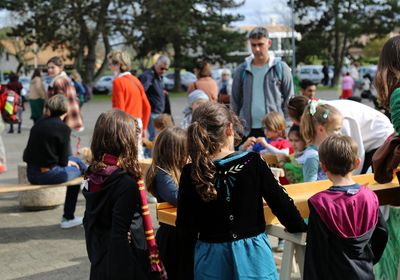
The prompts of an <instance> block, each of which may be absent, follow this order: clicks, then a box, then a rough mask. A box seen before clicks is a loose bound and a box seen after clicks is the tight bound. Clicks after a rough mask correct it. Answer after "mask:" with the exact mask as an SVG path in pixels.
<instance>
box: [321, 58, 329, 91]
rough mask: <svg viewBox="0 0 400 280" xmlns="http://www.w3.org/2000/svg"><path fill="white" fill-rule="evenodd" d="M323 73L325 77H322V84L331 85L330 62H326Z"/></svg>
mask: <svg viewBox="0 0 400 280" xmlns="http://www.w3.org/2000/svg"><path fill="white" fill-rule="evenodd" d="M322 74H323V75H324V78H323V79H322V84H323V85H324V86H327V85H329V68H328V63H326V62H325V63H324V64H323V66H322Z"/></svg>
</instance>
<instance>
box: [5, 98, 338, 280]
mask: <svg viewBox="0 0 400 280" xmlns="http://www.w3.org/2000/svg"><path fill="white" fill-rule="evenodd" d="M337 96H338V94H337V93H336V92H333V91H326V92H323V93H321V94H320V97H321V98H324V99H334V98H337ZM171 103H172V111H173V113H174V119H175V122H176V123H177V124H179V123H180V120H181V111H182V108H183V107H184V106H185V103H186V100H185V98H182V97H180V98H174V97H173V98H172V102H171ZM110 107H111V106H110V102H107V101H101V102H91V103H88V104H85V105H84V107H83V115H84V121H85V126H86V128H85V130H84V132H82V133H81V134H80V135H79V137H81V146H89V142H90V137H91V134H92V132H93V126H94V123H95V120H96V119H97V117H98V115H99V114H100V113H101V112H104V111H106V110H107V109H109V108H110ZM29 114H30V113H29V108H27V111H26V112H25V114H24V123H23V131H22V133H21V134H7V130H6V131H5V132H4V133H3V135H2V137H3V141H4V143H5V146H6V150H7V161H8V164H7V166H8V171H7V172H6V173H4V174H0V188H1V186H2V185H3V186H4V185H6V184H10V183H17V164H18V163H19V162H21V161H22V153H23V150H24V148H25V146H26V143H27V138H28V135H29V129H30V128H31V126H32V122H31V121H30V120H29ZM73 141H74V143H76V139H73ZM84 203H85V201H84V199H83V197H82V195H80V196H79V201H78V205H77V210H76V214H77V215H83V211H84ZM151 211H152V216H153V220H155V215H154V212H155V211H154V205H153V207H152V208H151ZM61 215H62V207H58V208H56V209H52V210H46V211H37V212H27V211H23V210H22V209H20V208H19V201H18V194H10V195H0V279H3V280H7V279H20V280H22V279H24V280H25V279H33V280H39V279H40V280H47V279H49V280H50V279H58V280H62V279H68V280H69V279H87V278H88V275H89V266H90V264H89V261H88V258H87V255H86V249H85V240H84V231H83V228H82V227H77V228H73V229H68V230H62V229H61V228H60V227H59V222H60V218H61ZM156 224H157V223H156V222H154V225H156ZM272 243H273V244H276V241H275V240H272Z"/></svg>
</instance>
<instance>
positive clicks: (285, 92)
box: [281, 62, 294, 120]
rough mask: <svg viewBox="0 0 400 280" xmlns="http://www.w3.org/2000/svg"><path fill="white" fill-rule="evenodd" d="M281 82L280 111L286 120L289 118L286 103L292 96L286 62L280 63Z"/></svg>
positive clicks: (290, 75)
mask: <svg viewBox="0 0 400 280" xmlns="http://www.w3.org/2000/svg"><path fill="white" fill-rule="evenodd" d="M281 63H282V62H281ZM282 71H283V77H282V84H281V94H282V98H283V100H282V112H283V115H284V116H285V119H286V120H290V118H289V113H288V109H287V105H288V102H289V99H290V98H292V97H293V96H294V85H293V77H292V72H291V71H290V68H289V66H288V65H287V64H286V63H282Z"/></svg>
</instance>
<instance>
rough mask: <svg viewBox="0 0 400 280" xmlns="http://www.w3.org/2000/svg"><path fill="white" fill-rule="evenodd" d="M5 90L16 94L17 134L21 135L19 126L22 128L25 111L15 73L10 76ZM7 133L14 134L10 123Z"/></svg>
mask: <svg viewBox="0 0 400 280" xmlns="http://www.w3.org/2000/svg"><path fill="white" fill-rule="evenodd" d="M7 88H8V89H9V90H12V91H14V92H15V93H16V94H18V96H19V99H18V101H17V107H18V110H17V119H18V133H21V126H22V112H23V111H24V110H25V108H24V100H23V97H22V94H21V93H22V89H23V86H22V84H21V82H20V81H19V77H18V75H17V74H15V73H11V74H10V81H9V83H8V84H7ZM8 133H14V124H12V123H10V129H9V130H8Z"/></svg>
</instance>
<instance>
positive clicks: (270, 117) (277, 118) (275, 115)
mask: <svg viewBox="0 0 400 280" xmlns="http://www.w3.org/2000/svg"><path fill="white" fill-rule="evenodd" d="M262 123H263V125H264V127H265V128H266V129H267V130H269V131H273V132H278V133H279V136H280V137H285V136H286V133H285V130H286V121H285V118H284V117H283V115H282V114H281V113H279V112H270V113H268V114H267V115H266V116H265V117H264V119H263V121H262Z"/></svg>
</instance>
